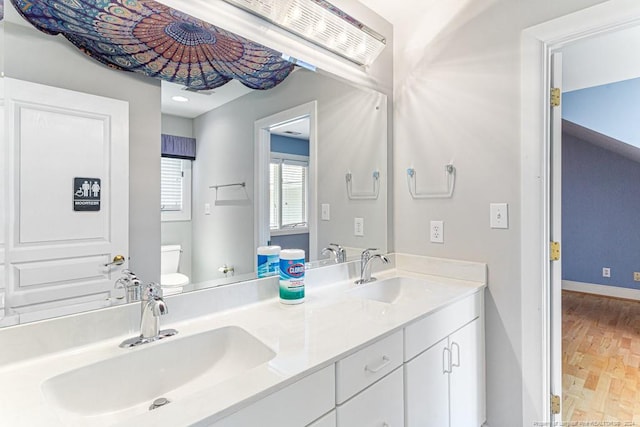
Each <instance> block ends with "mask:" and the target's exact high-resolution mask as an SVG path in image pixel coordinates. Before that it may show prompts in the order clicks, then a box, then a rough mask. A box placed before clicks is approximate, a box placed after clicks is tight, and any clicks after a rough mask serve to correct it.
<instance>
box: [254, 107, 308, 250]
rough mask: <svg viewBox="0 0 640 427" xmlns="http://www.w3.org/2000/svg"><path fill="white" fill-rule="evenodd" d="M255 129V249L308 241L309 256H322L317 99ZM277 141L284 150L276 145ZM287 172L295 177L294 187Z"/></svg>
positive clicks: (268, 119)
mask: <svg viewBox="0 0 640 427" xmlns="http://www.w3.org/2000/svg"><path fill="white" fill-rule="evenodd" d="M254 128H255V162H256V165H255V166H256V167H255V170H256V182H255V187H254V188H255V191H256V194H255V200H256V204H255V206H256V212H255V217H256V218H257V226H256V233H255V247H260V246H266V245H268V244H272V243H273V244H280V245H282V244H284V245H285V246H283V247H286V246H287V245H288V244H289V242H291V244H292V246H291V247H296V248H299V247H300V246H301V242H303V241H304V245H303V246H305V247H307V248H308V250H307V251H306V252H305V255H306V258H307V259H317V257H318V250H317V246H318V243H317V242H318V236H317V215H316V205H317V202H316V198H317V175H316V174H317V172H316V170H317V157H318V156H317V141H316V128H317V102H316V101H312V102H309V103H306V104H303V105H299V106H297V107H294V108H290V109H288V110H285V111H282V112H280V113H277V114H274V115H272V116H269V117H265V118H263V119H260V120H257V121H256V122H255V126H254ZM292 134H293V135H292ZM296 134H298V135H296ZM291 136H295V137H298V138H291ZM276 137H277V140H276V139H275V138H276ZM283 138H285V139H287V140H286V141H285V139H283ZM276 141H277V142H278V145H279V146H280V147H282V148H280V149H276V148H275V144H276ZM286 147H289V148H286ZM291 147H293V148H291ZM285 174H288V175H289V176H290V177H291V178H292V180H291V182H290V183H289V185H287V184H285V183H284V182H283V177H284V175H285ZM285 187H287V188H285ZM285 191H287V192H288V193H289V195H290V196H291V197H290V199H291V200H289V201H288V202H287V201H286V200H284V199H285V198H286V197H285V194H284V193H285ZM287 205H288V206H289V207H290V209H287Z"/></svg>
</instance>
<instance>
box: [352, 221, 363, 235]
mask: <svg viewBox="0 0 640 427" xmlns="http://www.w3.org/2000/svg"><path fill="white" fill-rule="evenodd" d="M353 234H354V235H355V236H364V218H354V219H353Z"/></svg>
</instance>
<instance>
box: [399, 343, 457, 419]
mask: <svg viewBox="0 0 640 427" xmlns="http://www.w3.org/2000/svg"><path fill="white" fill-rule="evenodd" d="M447 344H448V342H447V339H446V338H445V339H443V340H441V341H439V342H438V343H436V344H435V345H434V346H433V347H431V348H430V349H428V350H427V351H425V352H424V353H422V354H421V355H419V356H418V357H416V358H415V359H413V360H412V361H410V362H408V363H406V364H405V366H404V369H405V378H404V380H405V391H406V394H405V405H406V417H407V426H408V427H423V426H448V425H449V374H448V373H447V371H448V369H449V354H448V351H449V350H448V347H447Z"/></svg>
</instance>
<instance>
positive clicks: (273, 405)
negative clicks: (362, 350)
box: [211, 365, 335, 427]
mask: <svg viewBox="0 0 640 427" xmlns="http://www.w3.org/2000/svg"><path fill="white" fill-rule="evenodd" d="M334 390H335V370H334V365H331V366H328V367H326V368H324V369H323V370H321V371H318V372H316V373H313V374H311V375H309V376H307V377H304V378H302V379H301V380H300V381H298V382H296V383H293V384H291V385H290V386H288V387H286V388H284V389H282V390H279V391H277V392H275V393H273V394H270V395H269V396H267V397H265V398H264V399H262V400H259V401H257V402H255V403H253V404H251V405H249V406H247V407H246V408H244V409H241V410H239V411H238V412H236V413H235V414H232V415H229V416H228V417H226V418H223V419H221V420H220V421H217V422H215V423H213V424H212V425H211V427H254V426H261V427H300V426H305V425H307V424H309V423H310V422H312V421H314V420H316V419H317V418H318V417H320V416H321V415H322V414H326V413H327V412H329V411H331V410H332V409H333V408H334V406H335V400H334V398H335V395H334Z"/></svg>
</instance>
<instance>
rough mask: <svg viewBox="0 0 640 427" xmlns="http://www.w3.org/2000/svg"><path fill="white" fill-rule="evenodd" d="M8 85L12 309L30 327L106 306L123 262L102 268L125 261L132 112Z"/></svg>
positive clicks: (106, 102)
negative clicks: (117, 258) (117, 257)
mask: <svg viewBox="0 0 640 427" xmlns="http://www.w3.org/2000/svg"><path fill="white" fill-rule="evenodd" d="M4 80H5V108H6V112H5V114H6V123H7V124H8V126H7V129H6V148H5V149H6V152H5V155H6V156H7V163H6V165H7V174H6V177H7V183H6V189H7V193H8V194H7V196H8V197H7V200H8V206H6V214H5V215H6V219H7V222H8V226H7V233H6V234H7V235H6V236H5V237H6V239H5V240H6V244H5V247H6V254H5V255H6V264H5V267H6V268H7V270H8V272H7V276H6V277H7V283H6V287H7V306H8V307H10V308H11V310H12V311H13V312H15V313H19V314H20V317H21V321H28V320H36V319H37V318H39V315H37V314H33V313H34V312H40V313H43V312H49V314H48V315H55V314H66V313H67V312H75V311H81V310H83V309H88V308H95V307H99V306H104V305H108V304H109V301H108V299H109V298H110V296H111V291H112V290H113V282H114V277H113V276H114V274H118V270H119V269H120V268H123V267H125V266H126V263H125V264H123V265H121V266H116V267H107V266H105V265H106V264H108V263H109V262H110V261H111V260H112V259H113V258H114V256H115V255H123V256H124V257H125V259H126V258H127V256H128V216H129V209H128V200H129V190H128V189H129V179H128V175H129V112H128V104H127V103H126V102H123V101H118V100H113V99H108V98H103V97H99V96H94V95H89V94H85V93H79V92H74V91H69V90H65V89H60V88H55V87H49V86H43V85H39V84H35V83H30V82H25V81H20V80H15V79H9V78H5V79H4ZM40 317H42V316H40Z"/></svg>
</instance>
